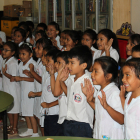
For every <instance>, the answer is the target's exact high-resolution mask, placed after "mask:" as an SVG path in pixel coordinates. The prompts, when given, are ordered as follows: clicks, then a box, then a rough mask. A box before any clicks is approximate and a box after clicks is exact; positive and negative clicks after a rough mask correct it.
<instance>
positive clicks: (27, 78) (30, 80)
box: [15, 76, 34, 82]
mask: <svg viewBox="0 0 140 140" xmlns="http://www.w3.org/2000/svg"><path fill="white" fill-rule="evenodd" d="M15 81H16V82H18V81H27V82H34V78H29V77H19V76H15Z"/></svg>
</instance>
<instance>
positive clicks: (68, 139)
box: [13, 136, 95, 140]
mask: <svg viewBox="0 0 140 140" xmlns="http://www.w3.org/2000/svg"><path fill="white" fill-rule="evenodd" d="M47 138H51V139H53V140H95V139H93V138H81V137H66V136H63V137H62V136H45V137H37V138H22V140H47ZM13 140H21V138H19V139H13ZM48 140H49V139H48Z"/></svg>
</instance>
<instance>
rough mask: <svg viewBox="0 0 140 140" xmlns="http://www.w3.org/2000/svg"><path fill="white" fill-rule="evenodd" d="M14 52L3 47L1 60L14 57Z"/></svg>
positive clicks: (7, 47) (5, 46)
mask: <svg viewBox="0 0 140 140" xmlns="http://www.w3.org/2000/svg"><path fill="white" fill-rule="evenodd" d="M14 53H15V51H11V48H10V47H9V46H8V45H4V46H3V50H2V57H3V59H7V60H8V59H9V58H11V57H12V56H13V55H14Z"/></svg>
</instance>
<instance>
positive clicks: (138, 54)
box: [132, 45, 140, 58]
mask: <svg viewBox="0 0 140 140" xmlns="http://www.w3.org/2000/svg"><path fill="white" fill-rule="evenodd" d="M132 58H140V45H136V46H134V47H133V48H132Z"/></svg>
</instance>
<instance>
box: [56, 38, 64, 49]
mask: <svg viewBox="0 0 140 140" xmlns="http://www.w3.org/2000/svg"><path fill="white" fill-rule="evenodd" d="M55 40H56V41H57V46H58V48H59V49H60V50H61V49H62V48H63V46H61V45H60V36H59V35H57V37H56V38H55Z"/></svg>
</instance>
